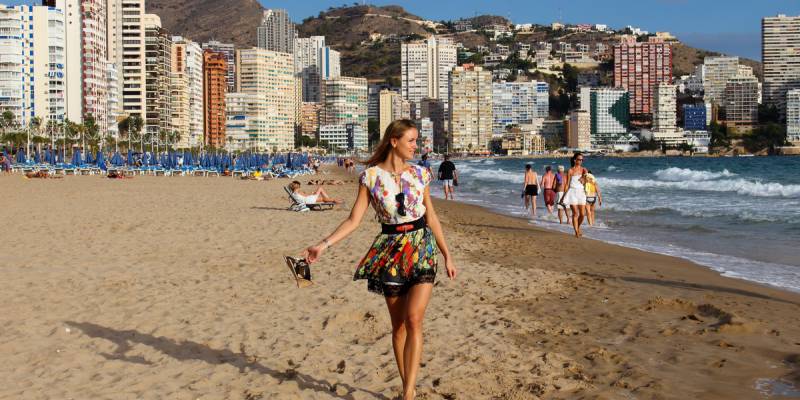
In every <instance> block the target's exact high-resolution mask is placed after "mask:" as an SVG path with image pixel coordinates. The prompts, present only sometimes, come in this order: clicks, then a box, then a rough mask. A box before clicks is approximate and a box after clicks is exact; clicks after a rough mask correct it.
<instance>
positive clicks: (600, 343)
mask: <svg viewBox="0 0 800 400" xmlns="http://www.w3.org/2000/svg"><path fill="white" fill-rule="evenodd" d="M349 179H353V178H352V177H349ZM286 183H287V182H286V181H271V182H253V181H239V180H234V179H230V178H163V177H160V178H155V177H137V178H135V179H132V180H124V181H116V180H108V179H103V178H98V177H68V178H66V179H62V180H41V181H40V180H24V179H22V178H21V177H19V176H3V177H0V187H3V188H4V189H5V190H4V191H3V192H4V194H5V196H4V199H5V201H4V204H3V212H2V216H3V218H2V220H3V221H5V227H6V229H5V230H4V235H3V244H4V246H3V252H2V253H3V263H2V266H1V267H0V271H2V278H3V290H2V291H0V360H2V361H3V362H2V363H0V398H9V399H12V398H13V399H54V398H58V399H165V398H169V399H248V400H254V399H392V398H394V396H396V395H397V394H398V393H399V386H400V380H399V378H398V375H397V372H396V371H395V366H394V359H393V356H392V353H391V343H390V329H389V326H390V325H389V319H388V314H387V313H386V311H385V309H384V307H385V306H384V303H383V299H382V298H380V297H378V296H375V295H372V294H369V293H368V292H367V291H366V288H365V283H364V282H363V281H360V282H353V281H352V273H353V269H354V267H355V265H356V264H357V262H358V261H359V259H360V257H361V256H363V253H364V252H365V251H366V250H367V248H368V246H369V244H370V242H371V240H372V239H373V237H374V234H375V232H376V231H377V230H378V225H377V224H376V223H375V222H374V221H373V220H372V219H371V212H370V214H369V215H368V216H367V218H365V221H364V223H363V224H362V226H361V228H360V229H359V230H358V231H357V232H356V233H355V234H354V235H353V236H351V237H350V238H348V239H346V240H345V241H343V242H342V243H340V244H337V245H336V246H335V247H334V248H333V249H331V250H330V251H329V252H328V253H327V254H326V256H325V258H324V259H323V260H322V261H321V262H320V263H319V264H316V265H315V267H314V276H315V280H316V284H315V285H314V286H313V287H311V288H308V289H297V288H296V287H295V286H294V284H293V282H292V280H291V277H290V276H289V273H288V270H287V269H286V267H285V265H284V264H283V261H282V258H281V257H282V255H284V254H296V253H298V252H299V251H300V250H301V249H303V248H304V247H305V246H307V245H309V244H312V243H314V242H315V241H317V240H319V239H320V238H321V237H322V235H323V234H325V233H327V232H328V231H329V230H331V229H332V228H334V227H335V226H336V224H337V223H338V222H339V221H340V220H341V219H342V218H344V217H345V216H346V215H347V210H345V209H339V210H334V211H330V212H312V213H304V214H297V213H293V212H289V211H286V210H285V208H286V207H287V206H288V203H287V200H286V199H285V197H286V196H285V193H284V192H283V190H281V185H284V184H286ZM326 190H328V191H329V192H330V193H332V194H333V195H334V196H335V197H343V198H345V199H346V200H347V201H348V203H349V204H352V200H353V198H354V194H355V191H354V187H353V185H352V184H350V185H344V186H327V187H326ZM437 206H438V207H439V212H440V214H441V215H442V219H443V222H444V224H445V230H446V234H447V237H448V240H449V241H450V243H451V247H452V248H453V250H454V253H455V255H456V258H457V265H458V266H459V268H460V270H461V273H460V277H459V279H458V280H457V281H455V282H449V281H447V280H444V279H442V280H440V281H439V282H437V286H436V289H435V291H434V298H433V301H432V303H431V306H430V307H429V312H428V318H427V320H426V351H425V357H424V361H423V362H424V366H423V369H422V372H421V377H420V396H419V397H420V398H423V399H572V398H599V399H628V398H641V399H651V398H652V399H688V398H697V399H734V398H742V399H752V398H766V395H765V394H763V393H762V392H760V391H759V390H756V388H757V386H758V387H760V388H761V390H763V391H769V390H772V388H773V386H774V385H773V386H771V385H770V382H772V381H770V380H779V381H783V382H785V383H787V384H791V383H794V384H795V385H797V387H800V384H798V379H799V378H800V377H799V375H800V372H798V371H799V370H800V365H799V364H800V362H799V361H798V355H797V354H799V353H800V317H799V316H800V296H797V295H794V294H790V293H786V292H781V291H778V290H774V289H771V288H766V287H762V286H757V285H753V284H749V283H747V282H743V281H735V280H731V279H726V278H721V277H719V276H718V275H717V274H715V273H713V272H710V271H707V270H705V269H703V268H700V267H697V266H695V265H693V264H690V263H688V262H684V261H681V260H677V259H672V258H669V257H663V256H658V255H653V254H648V253H642V252H638V251H633V250H630V249H624V248H620V247H615V246H610V245H605V244H602V243H598V242H593V241H590V240H577V239H574V238H571V237H568V236H566V235H561V234H557V233H551V232H545V231H541V230H538V229H536V228H533V227H530V226H529V225H528V224H527V223H526V222H525V221H521V220H516V219H512V218H507V217H503V216H498V215H495V214H491V213H489V212H487V211H484V210H481V209H478V208H475V207H471V206H465V205H460V204H445V203H443V202H437ZM759 379H762V380H759ZM771 398H781V397H780V396H777V397H771Z"/></svg>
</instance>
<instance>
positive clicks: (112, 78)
mask: <svg viewBox="0 0 800 400" xmlns="http://www.w3.org/2000/svg"><path fill="white" fill-rule="evenodd" d="M106 78H107V82H108V85H107V86H106V87H107V90H106V93H107V94H108V96H107V99H108V105H107V106H106V110H108V134H109V135H110V136H111V137H113V138H114V139H115V140H119V118H120V99H119V94H120V91H119V72H118V71H117V65H116V64H114V63H112V62H108V63H106Z"/></svg>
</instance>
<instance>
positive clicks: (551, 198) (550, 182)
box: [540, 165, 556, 214]
mask: <svg viewBox="0 0 800 400" xmlns="http://www.w3.org/2000/svg"><path fill="white" fill-rule="evenodd" d="M555 183H556V176H555V175H554V174H553V168H552V167H550V166H549V165H548V166H546V167H545V168H544V175H542V182H541V185H540V186H541V188H542V190H544V205H545V206H547V212H548V213H550V214H552V213H553V206H554V205H555V204H556V185H555Z"/></svg>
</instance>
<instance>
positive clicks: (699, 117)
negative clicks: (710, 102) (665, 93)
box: [683, 104, 708, 131]
mask: <svg viewBox="0 0 800 400" xmlns="http://www.w3.org/2000/svg"><path fill="white" fill-rule="evenodd" d="M707 127H708V126H707V124H706V105H705V104H684V105H683V129H686V130H687V131H704V130H706V128H707Z"/></svg>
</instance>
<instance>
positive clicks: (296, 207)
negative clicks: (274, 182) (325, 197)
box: [283, 186, 336, 212]
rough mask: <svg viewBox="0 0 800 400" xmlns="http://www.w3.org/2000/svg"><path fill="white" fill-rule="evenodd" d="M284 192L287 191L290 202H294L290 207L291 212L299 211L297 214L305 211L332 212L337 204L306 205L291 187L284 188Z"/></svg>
mask: <svg viewBox="0 0 800 400" xmlns="http://www.w3.org/2000/svg"><path fill="white" fill-rule="evenodd" d="M283 190H285V191H286V194H288V195H289V200H291V201H292V205H291V206H289V211H297V212H304V211H309V210H313V211H325V210H332V209H333V206H335V205H336V203H312V204H306V202H305V201H303V200H302V199H301V198H300V197H299V196H297V194H295V192H293V191H292V189H291V188H290V187H289V186H284V187H283Z"/></svg>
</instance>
